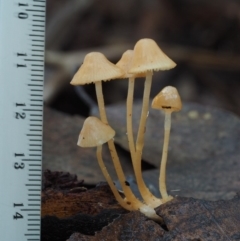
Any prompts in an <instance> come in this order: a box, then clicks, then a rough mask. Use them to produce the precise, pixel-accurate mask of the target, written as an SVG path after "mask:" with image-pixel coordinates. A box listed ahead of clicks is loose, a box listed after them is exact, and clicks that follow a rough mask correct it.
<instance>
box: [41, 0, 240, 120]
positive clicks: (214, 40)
mask: <svg viewBox="0 0 240 241" xmlns="http://www.w3.org/2000/svg"><path fill="white" fill-rule="evenodd" d="M141 38H153V39H154V40H155V41H156V42H157V43H158V44H159V46H160V47H161V48H162V50H163V51H164V52H165V53H166V54H167V55H168V56H169V57H170V58H171V59H173V60H174V61H175V62H176V63H177V67H176V68H175V69H173V70H170V71H165V72H157V73H155V74H154V80H153V88H152V94H151V95H152V96H154V95H155V94H157V93H158V92H159V91H160V90H161V89H162V88H163V87H164V86H166V85H173V86H175V87H177V88H178V90H179V93H180V95H181V97H182V100H183V101H191V102H197V103H201V104H203V105H208V106H214V107H220V108H223V109H226V110H230V111H232V112H234V113H235V114H237V115H240V95H239V86H240V79H239V74H240V2H239V1H237V0H215V1H208V0H194V1H192V0H160V1H159V0H128V1H116V0H101V1H97V0H85V1H84V0H50V1H47V32H46V50H47V51H46V82H45V97H44V98H45V103H46V105H47V106H50V107H53V108H55V109H57V110H60V111H62V112H67V113H70V114H80V115H82V116H88V115H89V111H90V108H91V107H92V106H93V105H94V102H92V100H93V101H94V100H95V89H94V86H93V85H87V86H84V87H82V88H79V89H76V87H73V86H71V85H70V84H69V82H70V81H71V78H72V76H73V75H74V73H75V72H76V70H77V68H78V67H79V66H80V65H81V63H82V61H83V58H84V56H85V54H86V53H88V52H90V51H99V52H103V53H104V54H105V55H106V56H107V57H108V59H109V60H110V61H112V62H113V63H116V62H117V61H118V60H119V59H120V58H121V55H122V53H123V52H124V51H125V50H127V49H132V48H133V46H134V44H135V43H136V41H137V40H139V39H141ZM142 87H143V81H141V80H140V81H138V82H137V83H136V89H135V98H142V91H143V89H142ZM103 88H104V93H105V101H106V104H111V103H117V102H119V101H125V99H126V91H127V81H120V80H119V81H111V82H107V83H105V84H104V87H103ZM84 94H86V95H84ZM88 97H90V99H89V98H88Z"/></svg>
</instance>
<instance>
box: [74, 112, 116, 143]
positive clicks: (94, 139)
mask: <svg viewBox="0 0 240 241" xmlns="http://www.w3.org/2000/svg"><path fill="white" fill-rule="evenodd" d="M114 136H115V131H114V130H113V129H112V128H111V127H110V126H109V125H108V124H104V123H103V122H102V121H101V120H99V119H98V118H97V117H94V116H90V117H88V118H87V119H86V120H85V121H84V123H83V127H82V130H81V132H80V134H79V137H78V142H77V145H78V146H81V147H95V146H100V145H103V144H104V143H106V142H108V141H109V140H110V139H112V138H113V137H114Z"/></svg>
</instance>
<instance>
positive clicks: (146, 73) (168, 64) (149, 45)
mask: <svg viewBox="0 0 240 241" xmlns="http://www.w3.org/2000/svg"><path fill="white" fill-rule="evenodd" d="M175 66H176V64H175V63H174V62H173V61H172V60H171V59H170V58H169V57H167V56H166V55H165V54H164V53H163V52H162V50H161V49H160V48H159V47H158V45H157V44H156V42H155V41H154V40H152V39H141V40H139V41H138V42H137V43H136V45H135V47H134V49H133V50H127V51H126V52H125V53H124V54H123V55H122V58H121V59H120V60H119V61H118V63H117V64H116V65H114V64H113V63H111V62H110V61H108V60H107V58H106V57H105V56H104V55H103V54H101V53H98V52H92V53H89V54H87V55H86V56H85V59H84V62H83V64H82V65H81V67H80V68H79V70H78V71H77V73H76V74H75V75H74V77H73V79H72V81H71V84H72V85H84V84H89V83H94V84H95V88H96V96H97V101H98V106H99V114H100V119H98V118H97V117H93V116H91V117H88V118H87V119H86V120H85V122H84V124H83V127H82V130H81V132H80V135H79V139H78V142H77V144H78V145H79V146H80V147H97V152H96V156H97V160H98V163H99V166H100V168H101V170H102V172H103V175H104V177H105V179H106V181H107V182H108V184H109V186H110V188H111V190H112V192H113V194H114V196H115V198H116V200H117V201H118V202H119V204H120V205H121V206H122V207H123V208H125V209H127V210H130V211H131V210H140V211H141V212H142V213H144V214H145V215H146V216H148V217H150V218H151V219H154V220H156V221H160V217H159V216H158V215H157V214H156V213H155V210H154V208H156V207H157V206H159V205H161V204H162V203H165V202H167V201H169V200H171V199H172V197H171V196H168V194H167V189H166V162H167V153H168V143H169V136H170V126H171V113H172V112H173V111H179V110H180V109H181V107H182V104H181V99H180V97H179V94H178V92H177V90H176V88H174V87H172V86H168V87H165V88H164V89H163V90H162V91H160V93H159V94H158V95H157V96H156V97H155V98H154V99H153V102H152V108H155V109H161V110H163V111H164V112H165V125H164V145H163V152H162V160H161V165H160V177H159V189H160V193H161V196H162V198H161V199H160V198H158V197H155V196H154V195H153V194H152V193H151V192H150V191H149V189H148V187H147V186H146V184H145V182H144V180H143V177H142V168H141V160H142V152H143V147H144V133H145V129H146V121H147V116H148V111H149V98H150V91H151V84H152V75H153V71H159V70H169V69H172V68H174V67H175ZM139 77H141V78H142V77H145V85H144V93H143V102H142V112H141V117H140V122H139V128H138V134H137V138H136V140H134V136H133V128H132V125H133V124H132V109H133V93H134V83H135V79H137V78H139ZM120 78H126V79H127V78H128V79H129V80H128V94H127V101H126V113H127V114H126V130H127V137H128V144H129V150H130V154H131V159H132V165H133V169H134V174H135V177H136V181H137V185H138V189H139V192H140V193H141V196H142V198H143V201H140V200H139V199H137V198H136V196H135V195H134V193H133V192H132V190H131V187H130V186H129V184H128V182H126V177H125V175H124V172H123V169H122V166H121V163H120V160H119V157H118V154H117V151H116V148H115V144H114V140H113V137H114V136H115V131H114V130H113V129H112V128H111V126H110V125H109V123H108V120H107V115H106V110H105V105H104V97H103V93H102V81H107V80H113V79H120ZM104 143H107V144H108V148H109V150H110V154H111V157H112V161H113V165H114V167H115V170H116V173H117V176H118V179H119V182H120V184H121V187H122V190H123V192H124V196H125V197H122V196H121V195H120V193H119V192H118V190H117V188H116V187H115V185H114V182H113V180H112V178H111V177H110V175H109V173H108V171H107V167H106V166H105V164H104V161H103V159H102V145H103V144H104Z"/></svg>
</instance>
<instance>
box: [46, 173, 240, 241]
mask: <svg viewBox="0 0 240 241" xmlns="http://www.w3.org/2000/svg"><path fill="white" fill-rule="evenodd" d="M44 182H46V183H47V184H44V185H43V187H44V189H43V192H42V199H43V202H42V241H65V240H66V239H68V238H69V239H68V241H100V240H101V241H112V240H119V241H129V240H143V241H145V240H146V241H147V240H148V241H150V240H152V241H155V240H159V241H161V240H164V241H167V240H174V241H175V240H176V241H185V240H192V241H193V240H199V241H200V240H201V241H210V240H211V241H225V240H231V241H232V240H239V238H240V229H239V227H240V194H237V195H236V196H235V197H234V198H233V199H232V200H229V201H222V200H220V201H205V200H198V199H194V198H184V197H175V198H174V199H173V200H172V201H170V202H168V203H166V204H164V205H161V206H160V207H158V208H156V212H157V214H158V215H159V216H161V217H162V218H163V220H164V223H163V224H161V225H160V224H158V223H155V222H154V221H152V220H149V219H148V218H146V217H145V216H144V215H143V214H141V213H140V212H138V211H135V212H130V213H129V212H127V211H125V210H123V209H122V208H121V207H120V206H119V205H118V204H117V203H116V200H115V199H114V197H113V195H112V193H111V190H110V189H109V187H108V185H106V184H101V185H98V186H97V187H96V188H94V189H90V190H86V189H85V188H83V187H81V185H82V182H81V181H80V182H78V181H77V179H76V176H73V175H70V174H68V173H62V172H50V171H45V172H44Z"/></svg>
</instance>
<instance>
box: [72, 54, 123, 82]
mask: <svg viewBox="0 0 240 241" xmlns="http://www.w3.org/2000/svg"><path fill="white" fill-rule="evenodd" d="M123 74H124V72H123V70H121V69H120V68H119V67H117V66H116V65H115V64H113V63H111V62H110V61H109V60H108V59H107V58H106V57H105V56H104V55H103V54H102V53H99V52H91V53H89V54H87V55H86V56H85V58H84V61H83V64H82V66H81V67H80V68H79V70H78V71H77V73H76V74H75V75H74V76H73V79H72V81H71V84H72V85H84V84H90V83H95V82H97V81H102V80H105V81H106V80H111V79H117V78H121V77H122V75H123Z"/></svg>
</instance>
